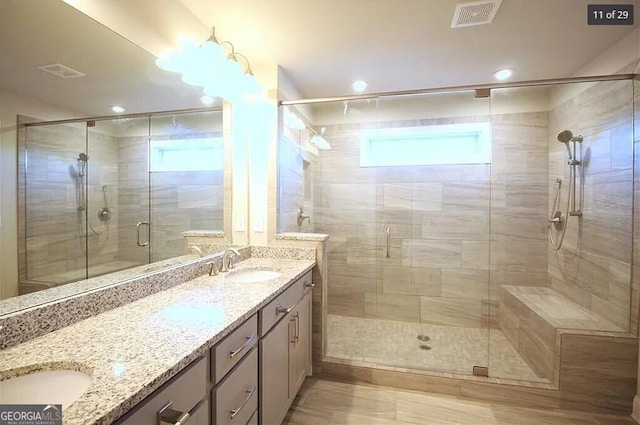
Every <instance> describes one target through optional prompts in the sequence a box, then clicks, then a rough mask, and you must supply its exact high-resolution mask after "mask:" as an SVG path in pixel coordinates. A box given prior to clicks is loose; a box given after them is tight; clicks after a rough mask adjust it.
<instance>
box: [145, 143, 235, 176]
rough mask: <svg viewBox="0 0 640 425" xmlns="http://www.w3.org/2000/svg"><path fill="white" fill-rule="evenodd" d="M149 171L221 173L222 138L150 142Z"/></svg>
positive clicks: (222, 156)
mask: <svg viewBox="0 0 640 425" xmlns="http://www.w3.org/2000/svg"><path fill="white" fill-rule="evenodd" d="M150 167H151V171H221V170H223V169H224V143H223V141H222V137H208V138H199V139H198V138H194V139H173V140H153V139H152V140H151V161H150Z"/></svg>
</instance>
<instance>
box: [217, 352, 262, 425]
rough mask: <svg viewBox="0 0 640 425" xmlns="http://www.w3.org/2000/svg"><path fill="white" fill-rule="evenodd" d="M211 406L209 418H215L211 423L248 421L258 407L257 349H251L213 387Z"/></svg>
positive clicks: (242, 422)
mask: <svg viewBox="0 0 640 425" xmlns="http://www.w3.org/2000/svg"><path fill="white" fill-rule="evenodd" d="M211 406H212V410H211V418H212V419H213V418H215V422H213V421H212V423H215V424H216V425H222V424H233V425H235V424H246V423H247V422H248V421H249V419H250V418H251V415H253V413H254V412H255V410H256V409H257V408H258V350H257V349H255V348H254V349H252V350H251V352H250V353H249V354H248V355H247V356H246V357H245V358H244V360H242V362H240V364H239V365H238V366H237V367H236V369H234V370H233V371H232V372H231V373H230V374H229V375H228V376H227V377H226V378H224V379H223V380H222V382H221V383H220V384H219V385H218V386H217V387H216V388H214V389H213V391H212V393H211ZM234 412H235V413H234ZM231 415H233V417H232V416H231Z"/></svg>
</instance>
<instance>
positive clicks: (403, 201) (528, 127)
mask: <svg viewBox="0 0 640 425" xmlns="http://www.w3.org/2000/svg"><path fill="white" fill-rule="evenodd" d="M490 119H493V120H494V121H495V122H496V124H495V125H494V126H493V165H492V167H493V169H491V168H490V167H489V165H483V164H477V165H443V166H412V167H370V168H361V167H360V166H359V140H360V139H359V132H360V130H362V129H364V128H370V127H375V128H377V127H391V126H393V127H402V126H417V125H437V124H445V123H446V124H451V123H454V122H470V121H485V122H486V121H489V120H490ZM546 126H547V114H546V113H524V114H510V115H503V116H499V117H491V118H490V117H489V116H488V115H487V116H469V117H456V118H446V119H435V120H433V119H432V120H419V121H415V120H411V121H392V122H381V123H376V124H346V125H336V126H328V127H327V131H326V133H325V135H326V136H327V139H328V140H329V142H330V143H331V145H332V146H333V149H332V150H331V151H325V152H322V153H321V156H320V162H319V164H318V168H317V169H316V173H315V176H314V177H315V179H314V180H315V183H316V186H315V213H316V217H317V218H316V225H315V230H316V231H318V232H321V233H328V234H330V235H331V238H330V240H329V289H328V297H329V299H328V306H329V307H328V308H329V313H330V314H340V315H348V316H355V317H377V318H384V319H392V320H403V321H412V322H423V323H432V324H445V325H453V326H465V327H480V326H483V325H486V324H488V317H489V316H488V314H489V304H490V300H491V299H497V296H498V294H499V291H497V289H495V288H491V290H490V287H489V284H490V282H489V270H490V268H491V269H492V270H493V271H494V273H493V274H492V277H493V281H492V284H493V285H494V286H495V285H500V284H503V283H509V284H523V285H544V284H546V279H545V278H546V276H545V275H546V273H544V272H542V273H541V272H540V271H544V270H546V245H545V240H546V239H545V238H546V227H545V226H546V220H545V218H544V217H545V216H546V199H547V192H546V191H547V188H546V178H547V174H546V173H547V165H546V164H547V157H546V152H547V151H546V136H547V129H546ZM523 132H526V133H525V134H526V139H527V140H528V141H529V143H526V144H523V143H521V141H522V139H523ZM490 178H493V179H494V185H495V189H494V191H493V193H492V192H491V188H490ZM491 204H493V208H492V209H490V207H491V206H492V205H491ZM491 214H493V216H491ZM492 219H493V221H494V222H496V223H497V224H496V228H495V229H494V230H493V232H490V223H491V220H492ZM536 220H539V222H538V221H536ZM387 227H389V228H390V231H391V250H390V258H386V248H385V237H386V234H385V229H386V228H387ZM491 235H493V241H491ZM492 242H494V243H492ZM490 251H491V254H492V255H491V260H490V255H489V253H490ZM531 272H532V273H531ZM493 304H494V305H495V304H496V303H493ZM494 313H495V312H494Z"/></svg>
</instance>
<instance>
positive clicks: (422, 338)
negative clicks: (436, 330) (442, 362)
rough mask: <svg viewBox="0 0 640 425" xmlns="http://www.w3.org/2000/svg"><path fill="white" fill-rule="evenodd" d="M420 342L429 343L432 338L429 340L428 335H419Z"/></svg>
mask: <svg viewBox="0 0 640 425" xmlns="http://www.w3.org/2000/svg"><path fill="white" fill-rule="evenodd" d="M418 341H422V342H427V341H431V338H429V337H428V336H426V335H418Z"/></svg>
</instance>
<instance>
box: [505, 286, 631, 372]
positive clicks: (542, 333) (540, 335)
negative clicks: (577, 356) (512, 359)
mask: <svg viewBox="0 0 640 425" xmlns="http://www.w3.org/2000/svg"><path fill="white" fill-rule="evenodd" d="M500 328H501V329H502V331H503V332H504V334H505V336H506V337H507V339H509V341H510V342H511V344H513V346H514V347H515V348H516V349H517V350H518V352H519V353H520V355H521V356H522V357H523V358H524V360H525V361H527V363H529V365H530V366H531V367H532V369H533V370H534V371H535V372H536V373H537V374H538V375H539V376H541V377H543V378H546V379H549V380H550V381H555V379H556V378H557V376H558V372H559V363H560V354H561V334H562V333H563V332H577V333H581V334H585V333H588V331H599V332H620V333H623V334H624V333H626V331H625V330H624V329H622V328H620V327H619V326H617V325H616V324H614V323H612V322H611V321H609V320H607V319H605V318H603V317H601V316H599V315H598V314H596V313H594V312H592V311H589V310H587V309H586V308H584V307H583V306H581V305H580V304H578V303H576V302H574V301H572V300H570V299H569V298H567V297H565V296H564V295H562V294H560V293H558V292H556V291H554V290H553V289H551V288H548V287H538V286H503V287H502V291H501V295H500ZM594 333H595V332H594ZM565 354H566V353H565Z"/></svg>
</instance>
